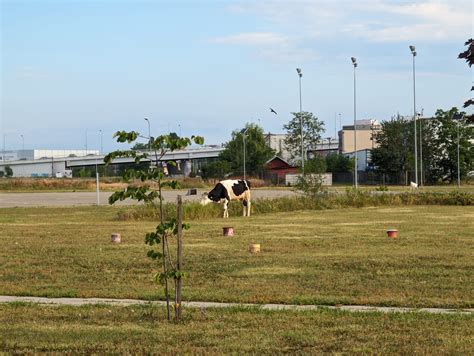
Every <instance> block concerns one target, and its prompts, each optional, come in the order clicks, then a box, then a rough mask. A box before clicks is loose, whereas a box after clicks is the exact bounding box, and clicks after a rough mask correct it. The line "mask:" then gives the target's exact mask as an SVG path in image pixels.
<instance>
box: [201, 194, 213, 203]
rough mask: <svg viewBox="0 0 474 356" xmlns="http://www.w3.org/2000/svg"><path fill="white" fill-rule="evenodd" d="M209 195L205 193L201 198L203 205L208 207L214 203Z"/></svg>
mask: <svg viewBox="0 0 474 356" xmlns="http://www.w3.org/2000/svg"><path fill="white" fill-rule="evenodd" d="M208 194H209V193H203V194H202V197H201V202H200V203H201V205H207V204H209V203H212V200H211V199H209V196H208Z"/></svg>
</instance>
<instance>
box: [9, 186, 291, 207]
mask: <svg viewBox="0 0 474 356" xmlns="http://www.w3.org/2000/svg"><path fill="white" fill-rule="evenodd" d="M207 191H209V189H208V190H204V189H198V191H197V195H189V196H186V193H187V192H188V190H187V189H186V190H184V189H182V190H165V191H164V192H163V198H164V200H165V201H169V202H175V201H176V196H177V195H178V194H181V195H182V196H183V199H184V200H185V201H197V200H200V199H201V194H202V193H204V192H207ZM295 194H296V193H295V192H293V191H292V190H289V189H254V190H252V199H259V198H268V199H273V198H279V197H285V196H293V195H295ZM110 195H112V192H100V195H99V201H100V204H101V205H108V199H109V196H110ZM96 202H97V195H96V193H95V192H54V193H51V192H38V193H0V208H13V207H37V206H76V205H95V204H96ZM115 204H116V205H131V204H137V202H136V201H134V200H130V199H128V200H125V201H123V202H117V203H115Z"/></svg>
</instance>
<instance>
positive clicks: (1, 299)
mask: <svg viewBox="0 0 474 356" xmlns="http://www.w3.org/2000/svg"><path fill="white" fill-rule="evenodd" d="M13 302H25V303H37V304H46V305H73V306H79V305H87V304H108V305H117V306H127V305H136V304H141V305H151V304H152V305H160V306H164V305H166V303H165V302H164V301H152V302H151V301H146V300H141V299H113V298H44V297H17V296H8V295H3V296H0V303H13ZM182 305H183V306H184V307H187V308H229V307H247V308H260V309H265V310H321V309H331V310H343V311H349V312H380V313H429V314H467V315H472V314H473V313H474V309H444V308H419V309H416V308H397V307H374V306H365V305H341V306H324V305H292V304H247V303H245V304H240V303H217V302H183V303H182Z"/></svg>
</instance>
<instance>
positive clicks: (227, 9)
mask: <svg viewBox="0 0 474 356" xmlns="http://www.w3.org/2000/svg"><path fill="white" fill-rule="evenodd" d="M0 3H1V8H0V9H1V24H0V26H1V27H0V29H1V68H2V70H1V126H0V128H1V137H0V139H1V140H2V141H3V137H5V146H6V148H7V149H20V148H21V138H20V135H23V136H24V138H25V148H50V149H54V148H57V149H67V148H71V149H73V148H77V149H78V148H84V147H85V137H86V136H87V138H88V147H89V149H93V148H96V149H98V148H99V142H100V140H99V134H98V131H99V130H102V132H103V143H104V149H105V150H110V149H113V148H116V147H118V146H117V145H116V144H115V143H114V142H113V140H112V138H111V136H112V134H113V132H115V131H117V130H121V129H125V130H138V131H141V132H144V133H147V130H148V128H147V124H146V122H145V121H144V120H143V118H144V117H148V118H149V119H150V121H151V128H152V134H159V133H163V132H167V131H168V130H170V131H176V132H179V131H180V130H181V133H182V134H183V135H191V134H200V135H203V136H204V137H205V138H206V143H209V144H219V143H222V142H225V141H228V140H229V138H230V135H231V131H232V130H234V129H237V128H241V127H243V126H244V125H245V123H246V122H255V123H260V124H261V126H263V128H264V130H265V131H266V132H269V131H270V132H283V130H282V126H283V124H284V123H286V122H287V121H288V120H289V119H290V118H291V114H290V113H291V112H294V111H298V110H299V96H298V95H299V94H298V76H297V73H296V70H295V68H296V67H301V68H302V69H303V78H302V93H303V95H302V99H303V110H305V111H311V112H313V113H314V114H315V115H316V116H317V117H319V118H320V119H322V120H324V121H325V122H326V128H327V132H326V134H325V136H333V135H334V125H335V122H334V116H335V113H341V117H342V124H349V123H350V122H351V121H352V119H353V112H352V110H353V109H352V108H353V102H352V100H353V76H352V75H353V72H352V70H353V68H352V65H351V61H350V57H351V56H355V57H357V60H358V63H359V66H358V68H357V117H358V118H359V119H369V118H373V119H378V120H385V119H389V118H390V117H391V116H392V115H394V114H396V113H397V112H399V113H400V114H406V115H409V114H410V113H412V112H413V96H412V95H413V94H412V56H411V53H410V50H409V48H408V46H409V45H410V44H413V45H415V46H416V48H417V52H418V56H417V57H416V69H417V78H416V80H417V104H418V105H417V106H418V110H421V108H423V109H424V113H425V115H431V114H433V113H434V112H435V110H436V109H438V108H442V109H449V108H451V107H453V106H458V107H460V106H461V105H462V103H463V102H464V101H465V100H466V99H467V98H468V97H469V96H470V92H469V88H470V87H471V83H472V73H471V71H470V69H469V67H468V66H467V65H466V64H465V63H464V62H462V61H461V60H459V59H457V55H458V54H459V52H461V51H463V50H464V42H465V41H466V40H467V39H468V38H470V37H472V36H473V35H472V21H473V20H472V19H473V16H472V3H471V1H469V0H446V1H430V0H420V1H414V0H412V1H389V0H373V1H372V0H370V1H369V0H366V1H337V0H333V1H329V0H326V1H324V0H314V1H305V2H303V1H301V2H297V1H258V2H254V1H235V2H234V1H204V0H203V1H198V0H196V1H179V0H178V1H111V0H102V1H67V0H63V1H59V0H51V1H21V0H16V1H13V0H0ZM269 107H272V108H274V109H275V110H276V111H277V112H278V114H279V115H278V116H275V115H273V114H271V113H270V110H269ZM337 127H339V123H337Z"/></svg>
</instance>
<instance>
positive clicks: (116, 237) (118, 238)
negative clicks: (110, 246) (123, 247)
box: [111, 234, 121, 244]
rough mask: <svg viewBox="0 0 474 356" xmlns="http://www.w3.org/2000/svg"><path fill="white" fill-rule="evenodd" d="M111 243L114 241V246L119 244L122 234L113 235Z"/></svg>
mask: <svg viewBox="0 0 474 356" xmlns="http://www.w3.org/2000/svg"><path fill="white" fill-rule="evenodd" d="M111 241H112V242H113V243H114V244H119V243H120V241H121V237H120V234H112V236H111Z"/></svg>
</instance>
